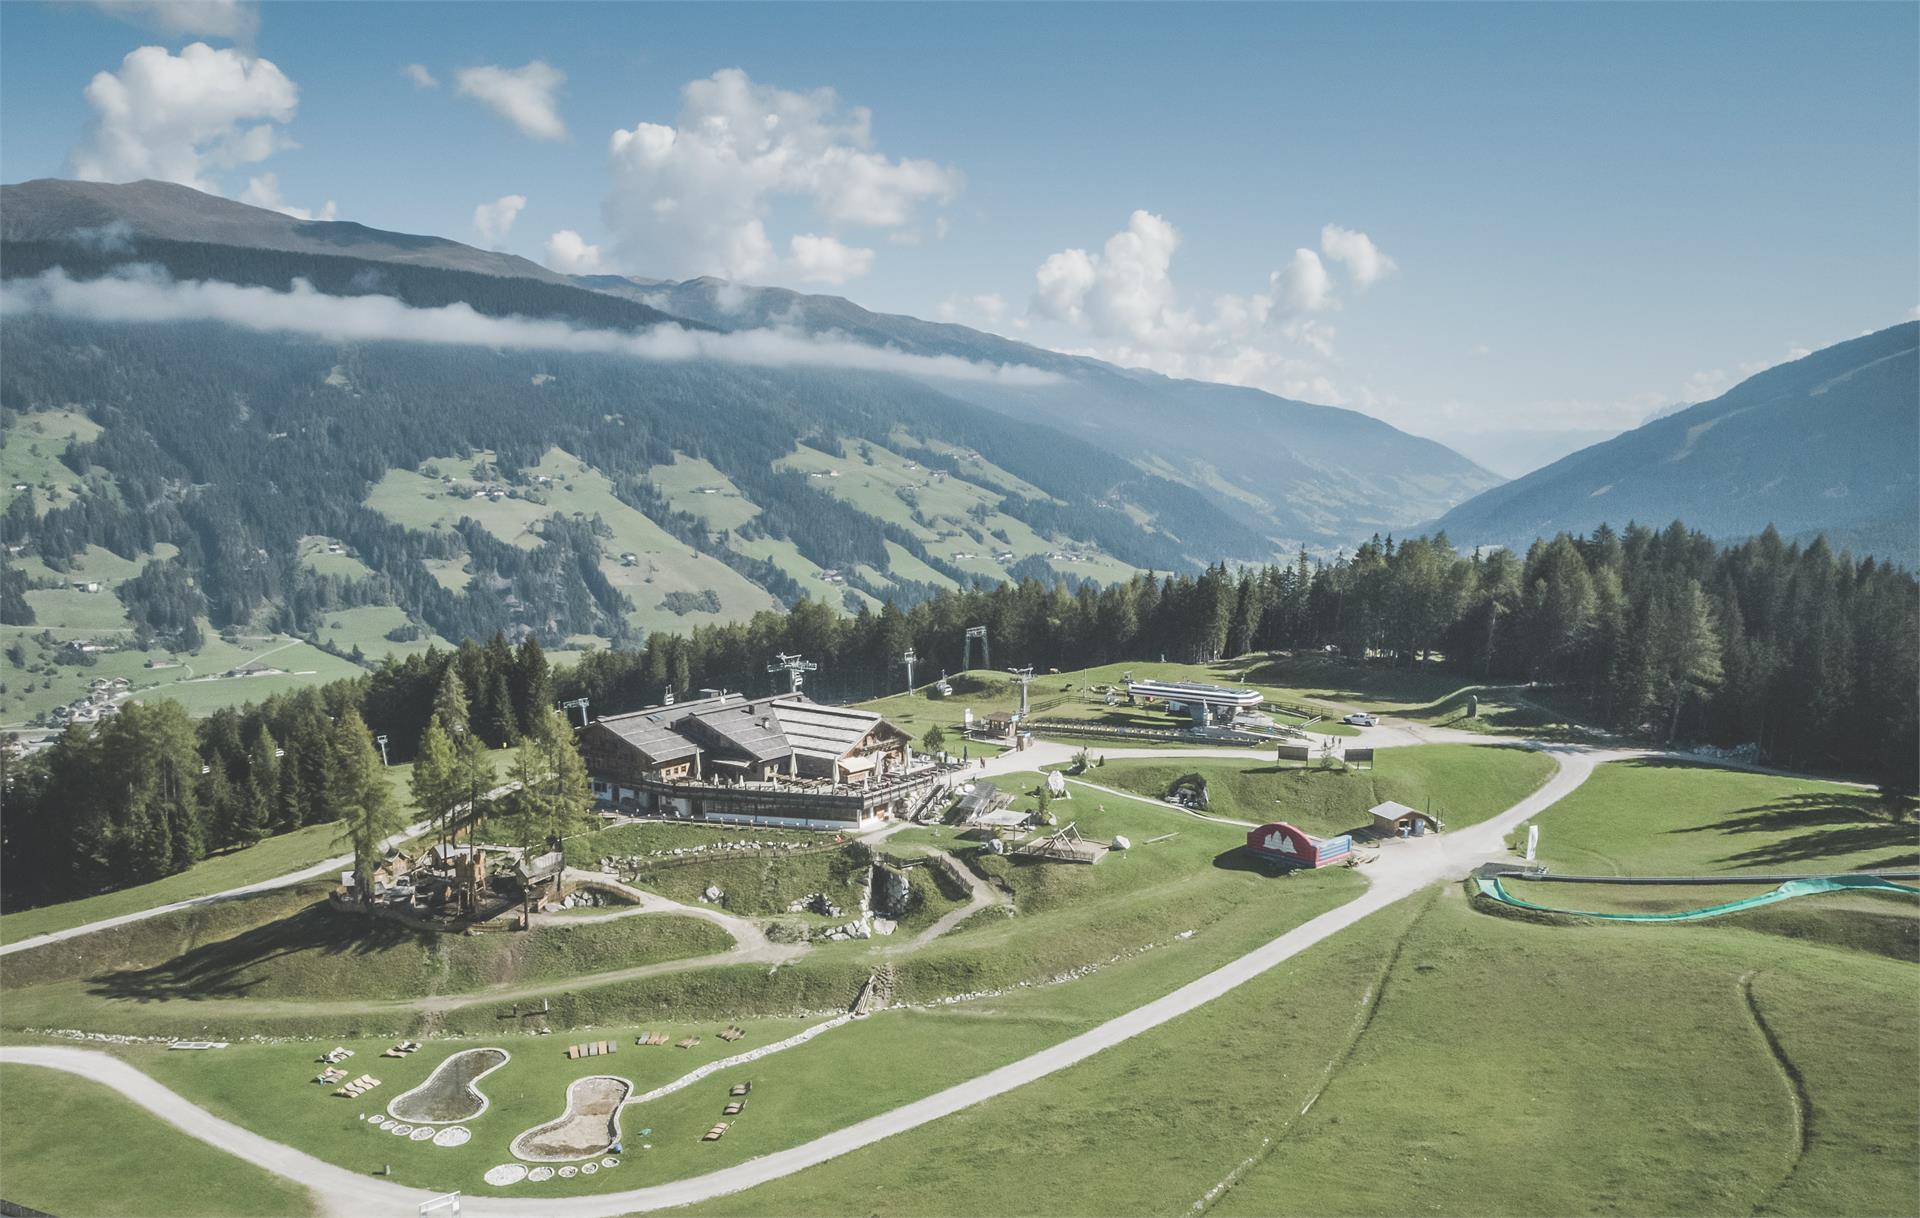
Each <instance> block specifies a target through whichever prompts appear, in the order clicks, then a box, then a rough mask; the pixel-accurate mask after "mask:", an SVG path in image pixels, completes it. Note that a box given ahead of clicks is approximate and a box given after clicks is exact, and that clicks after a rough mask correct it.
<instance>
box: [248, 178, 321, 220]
mask: <svg viewBox="0 0 1920 1218" xmlns="http://www.w3.org/2000/svg"><path fill="white" fill-rule="evenodd" d="M240 201H241V202H242V203H251V204H253V205H254V206H255V207H267V208H272V209H273V210H274V211H277V212H279V213H280V214H281V215H283V216H292V217H293V218H294V219H296V220H331V219H333V218H334V217H336V216H338V215H339V214H340V209H339V208H338V207H336V206H334V202H333V200H332V199H328V200H327V201H326V203H325V204H324V205H323V206H322V207H321V208H320V210H319V211H317V212H316V211H310V210H308V209H307V208H304V207H295V206H293V205H292V204H291V203H288V202H287V201H286V200H285V199H284V198H282V197H281V196H280V175H279V174H276V173H263V174H260V175H259V176H258V177H252V178H248V179H247V188H246V189H245V190H243V191H241V192H240Z"/></svg>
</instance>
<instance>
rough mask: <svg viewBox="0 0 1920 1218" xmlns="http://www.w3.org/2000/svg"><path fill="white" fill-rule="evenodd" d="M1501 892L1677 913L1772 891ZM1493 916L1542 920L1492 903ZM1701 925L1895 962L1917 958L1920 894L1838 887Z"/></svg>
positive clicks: (1595, 887) (1710, 887)
mask: <svg viewBox="0 0 1920 1218" xmlns="http://www.w3.org/2000/svg"><path fill="white" fill-rule="evenodd" d="M1504 883H1505V885H1506V889H1507V891H1508V892H1509V893H1511V894H1512V895H1514V896H1516V897H1518V898H1520V899H1521V900H1523V901H1531V902H1533V903H1534V904H1535V905H1542V906H1546V907H1548V908H1549V909H1563V910H1569V911H1576V912H1575V913H1574V914H1570V915H1564V916H1577V914H1578V913H1599V914H1608V913H1675V912H1683V911H1686V910H1692V909H1704V908H1706V907H1708V906H1711V905H1724V904H1727V903H1729V902H1733V901H1738V900H1741V899H1743V898H1746V897H1752V896H1759V895H1760V894H1762V893H1766V892H1770V891H1772V890H1773V889H1774V888H1775V887H1776V885H1773V884H1661V885H1658V886H1654V887H1647V886H1642V885H1627V884H1560V883H1547V882H1531V881H1527V880H1514V879H1509V880H1506V881H1504ZM1481 908H1482V909H1483V910H1484V911H1485V912H1487V913H1492V914H1498V915H1502V916H1506V915H1508V914H1512V916H1516V917H1522V918H1535V917H1539V916H1540V915H1537V914H1535V913H1533V912H1531V911H1513V910H1511V909H1509V908H1504V907H1500V906H1497V905H1495V904H1493V903H1491V902H1488V903H1486V904H1483V905H1482V906H1481ZM1698 925H1705V926H1724V927H1733V928H1737V929H1741V930H1754V931H1760V932H1762V933H1766V934H1775V935H1783V936H1785V937H1787V938H1789V939H1807V940H1812V941H1814V942H1819V943H1831V944H1837V945H1839V946H1843V947H1850V948H1854V949H1856V950H1859V951H1866V952H1873V953H1875V954H1877V955H1882V956H1888V957H1891V958H1893V959H1895V960H1908V961H1920V896H1908V895H1904V894H1901V893H1890V892H1836V893H1822V894H1818V895H1814V896H1804V897H1795V898H1793V899H1792V900H1790V901H1783V902H1779V903H1776V904H1773V905H1763V906H1760V907H1758V908H1755V909H1748V910H1742V911H1740V912H1738V913H1731V914H1722V915H1721V916H1719V917H1717V918H1713V919H1710V920H1707V921H1704V922H1701V923H1698Z"/></svg>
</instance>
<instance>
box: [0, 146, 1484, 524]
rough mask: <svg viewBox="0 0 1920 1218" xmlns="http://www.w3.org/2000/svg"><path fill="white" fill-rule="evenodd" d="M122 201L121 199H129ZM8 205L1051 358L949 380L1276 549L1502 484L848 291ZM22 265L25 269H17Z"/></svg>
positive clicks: (1415, 514) (107, 190)
mask: <svg viewBox="0 0 1920 1218" xmlns="http://www.w3.org/2000/svg"><path fill="white" fill-rule="evenodd" d="M116 201H119V202H120V204H121V209H120V211H118V212H116V211H115V207H116ZM183 212H185V213H186V214H181V213H183ZM0 217H4V219H3V220H0V238H3V239H5V240H6V241H7V242H8V243H9V244H10V245H13V246H15V247H16V250H25V249H26V248H27V247H30V246H34V245H36V244H37V245H38V246H39V247H40V248H39V249H38V250H37V251H36V253H35V255H34V257H33V258H27V257H21V256H19V255H18V254H16V257H15V258H14V259H12V260H11V261H13V262H14V263H16V264H19V265H24V266H27V267H29V268H30V267H31V266H33V265H42V266H44V265H50V264H51V263H52V262H53V261H54V260H56V259H59V258H63V257H64V258H66V259H67V260H69V261H72V260H73V259H75V258H78V257H80V256H81V254H82V253H83V252H84V253H85V254H86V256H89V257H92V258H94V259H95V260H96V261H101V260H110V259H111V258H112V257H114V256H115V255H114V254H113V253H112V252H110V251H105V250H101V249H97V248H89V249H85V250H84V251H83V248H82V247H83V245H84V244H85V242H76V240H75V235H76V233H80V232H89V233H97V232H101V231H104V230H107V229H109V228H111V227H112V226H113V225H115V224H122V225H124V233H125V235H126V236H128V237H131V238H132V239H133V240H135V241H139V240H142V239H144V240H145V241H146V242H147V244H148V245H150V246H151V245H153V244H155V243H159V242H174V243H178V244H181V245H197V246H203V247H206V249H207V250H216V251H217V249H219V248H246V249H256V250H263V251H274V252H277V253H279V254H282V255H284V256H285V257H286V258H288V259H293V258H298V257H308V258H313V259H316V260H317V259H325V258H338V257H350V258H356V259H362V260H365V261H368V262H372V263H384V264H389V265H395V266H408V267H413V268H418V269H421V270H423V271H446V272H449V273H470V274H483V275H488V276H493V277H495V278H497V279H499V280H501V281H502V282H511V281H513V280H528V281H533V282H536V283H538V284H541V285H543V287H544V289H545V294H544V295H542V294H539V293H532V292H527V293H520V294H519V295H520V296H521V297H523V298H525V299H527V300H530V301H535V302H536V307H540V308H550V309H553V310H557V311H562V312H565V313H566V314H567V315H569V316H571V317H573V318H576V319H590V320H591V324H606V323H605V322H604V321H603V320H602V319H601V317H600V315H601V314H603V313H605V312H606V310H605V309H603V308H598V307H591V306H588V305H586V304H584V303H582V302H580V301H577V300H573V301H562V300H560V299H559V298H558V297H556V296H554V295H553V294H554V293H564V292H568V291H578V292H580V293H582V295H583V296H585V297H589V298H593V299H597V300H602V301H608V302H612V301H615V300H619V301H623V302H624V303H625V304H626V306H627V307H628V308H630V309H631V310H634V312H633V314H632V315H631V316H629V317H626V318H624V319H616V320H615V321H614V323H613V324H620V325H628V326H640V325H645V324H648V323H649V322H650V321H651V322H674V323H677V324H682V325H686V326H689V327H692V328H702V327H712V328H714V329H720V330H734V329H741V328H754V327H758V326H764V325H772V326H784V327H786V328H792V329H798V330H802V331H804V332H806V333H808V334H813V335H824V334H829V333H835V334H839V335H843V336H845V337H847V338H850V339H854V340H856V341H863V342H867V343H870V344H873V345H877V346H884V347H891V348H895V349H898V350H901V351H904V352H906V353H908V354H923V355H952V356H957V357H959V358H963V359H968V360H972V361H976V362H985V363H993V364H1015V365H1021V366H1025V367H1033V368H1039V369H1041V370H1043V371H1048V372H1052V373H1055V374H1057V376H1058V377H1059V381H1058V383H1056V384H1054V385H1052V386H1010V385H1001V384H990V383H984V382H983V383H980V384H964V383H955V382H946V381H942V382H940V383H939V384H937V385H935V386H933V387H935V388H936V389H937V390H938V391H939V392H941V393H943V394H947V395H949V396H952V397H955V398H958V399H960V400H964V401H968V402H970V403H972V404H973V405H976V406H980V407H983V408H985V409H987V410H990V411H993V412H995V413H997V414H1000V415H1002V416H1005V417H1008V418H1012V419H1016V420H1020V421H1021V422H1039V423H1042V424H1046V425H1048V426H1050V427H1052V428H1054V429H1055V430H1057V431H1059V432H1061V433H1062V434H1065V435H1069V436H1076V437H1077V438H1079V439H1080V440H1083V441H1085V442H1087V443H1090V444H1093V445H1094V446H1096V447H1099V448H1102V449H1104V450H1105V451H1107V452H1109V453H1111V454H1113V455H1115V456H1118V457H1120V458H1122V459H1123V460H1126V461H1128V462H1130V463H1131V464H1133V465H1134V466H1135V467H1136V468H1138V469H1140V470H1141V471H1142V472H1143V473H1145V474H1150V475H1152V476H1154V477H1158V478H1162V479H1167V480H1171V481H1173V482H1176V483H1180V484H1182V485H1185V486H1187V487H1190V488H1192V489H1193V490H1194V491H1195V492H1196V493H1197V494H1198V495H1200V496H1201V497H1203V498H1204V499H1205V500H1206V501H1207V502H1209V503H1211V504H1212V505H1213V506H1214V507H1215V508H1216V509H1218V510H1219V511H1220V512H1222V513H1224V514H1227V515H1229V516H1234V517H1236V518H1240V519H1242V520H1244V522H1245V523H1246V524H1247V525H1248V526H1249V527H1251V528H1253V529H1254V530H1255V531H1258V532H1260V533H1263V534H1264V535H1266V536H1267V537H1268V538H1269V539H1270V541H1271V546H1272V550H1273V551H1274V552H1287V551H1291V550H1293V549H1295V548H1298V547H1301V546H1305V547H1307V548H1309V549H1311V550H1313V551H1315V552H1318V553H1322V554H1331V553H1333V552H1336V551H1338V550H1341V549H1344V548H1346V547H1349V546H1351V545H1353V544H1356V543H1357V542H1358V541H1360V540H1362V539H1364V538H1365V537H1366V536H1368V535H1370V534H1371V533H1373V532H1376V531H1381V530H1394V529H1404V528H1405V527H1406V526H1408V525H1410V524H1412V523H1413V522H1414V521H1416V520H1418V519H1421V518H1423V517H1426V516H1431V515H1434V514H1437V513H1438V512H1440V511H1443V510H1445V509H1446V508H1449V507H1451V506H1453V505H1454V504H1457V503H1459V502H1461V501H1463V500H1465V499H1467V498H1469V497H1471V496H1472V495H1473V494H1474V493H1477V492H1478V491H1481V490H1484V489H1486V488H1487V487H1489V486H1492V485H1495V484H1497V483H1498V482H1499V481H1500V479H1499V477H1498V476H1497V475H1495V474H1492V473H1490V472H1489V471H1487V470H1485V469H1482V468H1481V467H1479V466H1478V465H1475V464H1474V463H1473V462H1471V461H1470V460H1468V459H1467V458H1465V457H1463V456H1461V455H1460V454H1458V453H1457V452H1454V451H1453V450H1452V449H1450V448H1447V447H1446V446H1445V445H1443V444H1440V443H1438V442H1436V441H1432V440H1427V439H1423V438H1420V437H1416V436H1411V435H1409V434H1407V433H1405V432H1402V431H1400V430H1398V429H1397V428H1394V427H1392V426H1391V425H1389V424H1387V423H1385V422H1383V421H1381V420H1378V419H1375V418H1373V417H1372V416H1369V415H1366V414H1363V413H1360V412H1357V411H1352V410H1348V409H1346V408H1342V407H1331V406H1320V405H1314V404H1311V403H1304V402H1296V401H1292V400H1291V399H1286V398H1281V397H1277V396H1275V395H1272V394H1268V393H1266V392H1264V391H1262V390H1257V389H1251V388H1247V387H1241V386H1230V385H1217V384H1212V383H1209V382H1199V381H1184V380H1179V379H1175V378H1168V377H1164V376H1161V375H1160V374H1158V373H1153V372H1147V371H1144V370H1139V369H1128V368H1120V367H1117V366H1114V365H1111V364H1106V363H1104V362H1102V361H1099V360H1094V359H1091V358H1087V357H1082V356H1070V355H1063V354H1061V353H1058V352H1053V351H1048V350H1046V349H1044V348H1040V347H1034V346H1032V345H1030V344H1026V343H1021V342H1018V341H1017V340H1013V339H1007V338H1004V337H1001V336H998V335H992V334H987V333H985V332H983V331H978V330H973V329H970V328H968V327H964V326H959V325H955V324H953V323H945V322H929V321H925V320H923V319H920V318H915V317H910V316H907V315H904V314H881V313H874V312H871V311H869V310H866V309H864V308H862V307H860V306H859V305H856V304H854V303H853V302H852V301H849V300H846V299H844V298H842V297H832V296H815V295H806V294H803V293H798V292H793V291H790V290H788V289H783V288H760V287H752V286H748V285H734V284H725V283H722V282H721V281H717V280H711V279H704V280H688V281H684V282H681V283H669V282H666V281H657V280H649V279H630V278H625V277H619V276H592V277H579V278H575V277H568V276H560V275H556V274H554V273H553V272H550V271H547V270H545V268H540V267H537V266H536V265H535V264H533V263H530V262H527V261H526V260H525V259H520V258H517V257H514V256H512V255H503V254H492V253H488V252H486V251H481V250H476V249H474V248H473V247H471V246H466V245H463V244H461V243H459V242H454V241H450V240H447V239H444V238H437V237H418V236H412V235H408V234H400V233H388V232H385V231H383V230H377V229H370V228H367V227H365V226H362V225H357V224H351V223H349V222H345V221H327V222H321V221H299V220H295V219H292V218H290V217H287V216H284V215H282V214H280V213H278V212H273V211H270V210H267V209H263V208H254V207H250V206H249V205H246V204H241V203H236V202H233V201H232V200H226V199H217V198H215V197H213V196H208V195H202V194H200V193H199V192H196V191H192V190H190V189H189V188H186V187H179V186H170V185H167V184H163V183H151V182H144V183H134V184H130V185H127V186H113V185H107V184H100V183H70V182H63V181H60V180H57V179H39V180H36V181H34V182H29V183H23V184H20V185H14V186H4V187H0ZM235 243H238V244H235ZM96 244H97V243H96ZM170 254H171V255H172V261H174V262H175V264H176V265H179V266H181V267H191V268H192V270H191V271H190V272H189V273H190V274H192V275H200V274H209V275H211V274H221V273H225V272H224V271H223V270H222V268H220V267H218V266H217V265H215V264H216V263H217V262H218V260H217V259H215V258H213V257H211V256H209V255H208V254H207V253H206V252H205V250H202V251H200V252H199V253H197V254H196V255H195V256H193V257H189V256H188V254H187V253H186V252H182V251H180V250H177V249H176V250H172V251H170ZM36 259H37V263H36V261H35V260H36ZM129 260H131V259H129ZM8 273H9V274H15V273H19V271H18V269H17V267H10V268H9V270H8ZM276 274H277V275H279V277H280V282H282V283H284V282H286V281H287V278H288V275H289V274H291V272H288V271H286V270H285V269H284V264H283V266H282V270H280V271H276ZM376 278H377V277H376ZM416 278H417V277H416ZM318 286H320V290H322V291H329V292H335V293H348V294H352V293H362V294H364V293H365V292H366V291H368V290H378V291H382V292H384V291H385V290H386V289H385V288H384V287H378V288H375V289H366V288H363V287H361V286H360V285H359V284H358V283H357V282H354V281H343V277H341V276H336V277H335V280H334V281H333V282H330V283H328V284H325V285H318ZM453 290H455V289H453V288H444V287H443V288H441V289H439V290H438V291H437V292H434V291H427V290H426V289H420V292H419V293H417V295H418V296H419V297H420V298H418V299H415V300H412V301H409V303H415V304H421V303H429V304H440V303H445V302H446V299H445V298H446V294H447V292H450V291H453ZM642 310H644V311H645V312H644V313H642V312H641V311H642ZM483 311H484V310H483ZM928 383H929V384H932V382H928ZM1176 417H1177V418H1178V419H1179V420H1180V424H1181V425H1180V426H1179V427H1177V428H1174V427H1169V426H1168V425H1167V421H1168V419H1170V418H1176Z"/></svg>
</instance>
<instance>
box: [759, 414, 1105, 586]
mask: <svg viewBox="0 0 1920 1218" xmlns="http://www.w3.org/2000/svg"><path fill="white" fill-rule="evenodd" d="M976 464H977V465H978V467H979V468H978V470H977V476H979V477H980V478H981V479H982V481H984V482H988V483H991V486H983V485H981V484H980V483H977V482H974V481H972V480H971V479H969V478H965V477H960V476H956V475H953V474H948V473H946V472H945V471H942V470H937V469H928V468H926V467H925V466H922V465H921V464H920V463H919V462H917V461H913V460H911V459H909V458H907V457H903V456H901V455H900V454H898V453H896V452H894V451H893V450H891V449H888V448H883V447H882V446H880V445H878V444H871V443H858V444H853V445H849V446H848V455H847V456H846V457H844V458H843V457H836V456H834V455H832V454H831V453H826V452H822V451H820V450H819V449H817V448H810V447H808V446H807V445H805V444H802V445H800V446H798V447H797V448H796V449H795V450H794V452H793V453H792V454H791V455H790V456H787V457H783V458H782V459H781V460H780V462H779V465H780V467H781V468H783V469H792V470H798V471H800V472H801V473H804V474H805V475H807V477H808V478H809V479H810V480H812V481H813V482H814V483H815V484H816V485H817V486H818V487H820V489H822V490H824V491H826V492H827V493H828V494H830V495H832V496H834V497H835V498H837V499H841V500H843V501H845V502H847V503H850V504H852V505H853V506H854V507H856V508H859V509H860V510H861V511H863V512H865V513H867V514H868V515H870V516H873V517H875V518H877V519H880V520H885V521H889V522H891V523H893V524H897V525H899V526H900V527H901V528H903V529H906V530H907V531H908V532H909V533H911V534H913V536H914V537H915V538H917V539H918V540H919V541H920V542H921V544H923V545H925V546H926V547H927V549H928V550H929V552H931V553H933V554H934V555H936V556H937V557H939V558H941V559H943V560H945V561H947V562H949V563H951V564H952V565H954V566H955V567H958V568H960V569H961V570H963V571H966V572H968V573H970V574H974V575H980V576H984V577H986V578H988V579H994V580H998V579H1003V578H1005V577H1006V569H1007V566H1008V565H1009V564H1010V563H1011V562H1014V561H1017V560H1019V559H1022V558H1027V557H1031V556H1033V555H1036V554H1037V555H1046V556H1058V557H1050V559H1049V565H1050V566H1052V568H1053V569H1054V570H1055V571H1058V572H1061V573H1066V572H1069V571H1070V572H1072V573H1074V574H1076V575H1079V576H1081V577H1083V578H1087V579H1095V580H1100V581H1103V582H1105V581H1108V580H1115V579H1125V578H1127V577H1128V576H1130V575H1131V574H1132V573H1133V572H1132V569H1131V568H1129V567H1127V566H1126V565H1125V564H1123V563H1120V562H1118V561H1116V560H1114V559H1113V558H1111V557H1109V556H1106V555H1103V554H1101V553H1099V552H1098V551H1097V550H1096V549H1095V548H1094V547H1092V546H1089V545H1082V544H1080V543H1076V542H1074V541H1072V540H1071V539H1068V538H1053V537H1043V536H1041V535H1040V534H1039V533H1036V532H1035V531H1034V530H1033V528H1032V527H1031V526H1029V525H1027V524H1026V523H1024V522H1023V521H1019V520H1016V519H1014V518H1013V517H1011V516H1009V515H1007V514H1006V513H1004V512H1002V511H1000V510H999V506H998V505H999V503H1000V501H1001V499H1002V498H1003V497H1004V494H1005V491H1004V489H1003V488H1004V486H1005V484H1006V482H1007V481H1009V480H1010V481H1012V482H1013V483H1015V484H1018V483H1019V480H1018V479H1015V478H1013V476H1012V475H1010V474H1007V473H1006V472H1005V471H1004V470H999V469H998V468H997V467H991V466H988V465H987V464H986V463H985V462H979V463H976ZM962 468H963V469H968V470H969V472H970V473H972V472H975V470H974V469H972V468H969V467H968V466H963V467H962ZM1005 553H1011V554H1012V555H1013V557H1012V558H1011V559H1008V560H1007V561H1006V562H1002V561H1000V560H998V559H996V558H995V555H996V554H1005ZM1069 556H1072V557H1069Z"/></svg>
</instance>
